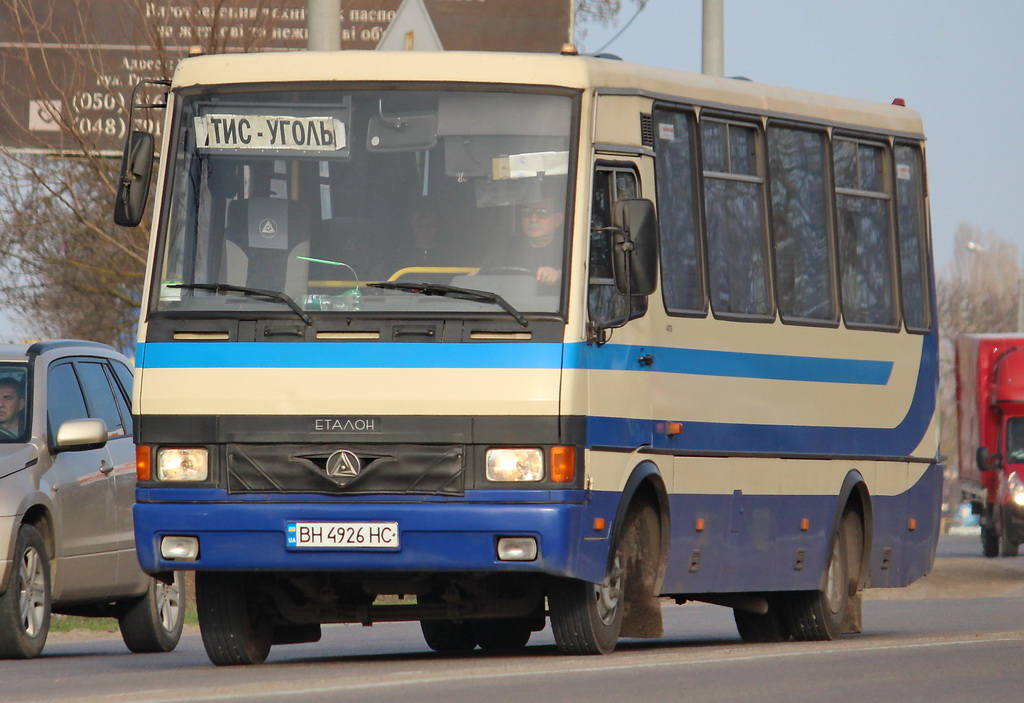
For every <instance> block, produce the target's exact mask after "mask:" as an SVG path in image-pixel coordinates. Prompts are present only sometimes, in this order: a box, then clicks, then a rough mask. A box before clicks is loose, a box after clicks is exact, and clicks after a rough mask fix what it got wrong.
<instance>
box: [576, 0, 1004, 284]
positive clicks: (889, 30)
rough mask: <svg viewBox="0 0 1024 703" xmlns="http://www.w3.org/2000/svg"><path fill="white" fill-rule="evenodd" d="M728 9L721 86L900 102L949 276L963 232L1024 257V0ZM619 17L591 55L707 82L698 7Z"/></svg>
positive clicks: (627, 11)
mask: <svg viewBox="0 0 1024 703" xmlns="http://www.w3.org/2000/svg"><path fill="white" fill-rule="evenodd" d="M723 2H724V7H725V38H724V44H725V75H727V76H744V77H746V78H750V79H751V80H754V81H757V82H761V83H768V84H774V85H780V86H786V87H790V88H800V89H802V90H811V91H815V92H820V93H829V94H832V95H842V96H845V97H850V98H859V99H863V100H871V101H874V102H882V103H891V102H892V100H893V99H894V98H903V99H905V100H906V103H907V106H908V107H911V108H913V109H915V110H917V111H918V112H919V113H920V114H921V117H922V119H923V121H924V128H925V134H926V135H927V138H928V141H927V147H926V148H927V159H928V178H929V188H930V190H929V192H930V195H931V216H932V237H933V248H934V253H935V262H936V266H937V269H938V271H939V272H941V271H942V269H943V268H945V267H946V266H947V265H949V264H950V263H951V261H952V260H953V258H954V256H956V255H957V254H958V252H954V251H953V237H954V234H955V233H956V230H957V228H958V227H959V226H960V224H961V223H967V224H969V225H971V226H973V227H975V228H976V229H978V230H980V231H982V232H984V233H986V234H989V233H991V234H994V235H996V236H999V237H1001V238H1003V239H1006V240H1009V241H1011V242H1014V243H1015V244H1016V245H1017V248H1018V251H1020V252H1022V253H1024V193H1022V192H1021V189H1022V188H1024V129H1022V126H1021V122H1022V120H1024V90H1022V88H1021V85H1020V81H1021V80H1022V79H1024V42H1022V39H1021V34H1022V32H1024V1H1022V0H786V1H785V2H766V1H765V0H723ZM622 6H623V7H622V11H621V13H620V17H619V21H618V24H617V25H616V26H615V27H607V28H605V27H600V26H597V25H592V24H591V25H586V26H585V27H586V29H587V36H586V37H585V39H584V43H583V47H582V51H587V52H596V51H598V50H602V48H603V51H605V52H608V53H613V54H616V55H618V56H620V57H621V58H623V59H625V60H627V61H633V62H637V63H644V64H649V65H653V66H661V67H666V68H676V69H680V70H684V71H692V72H695V73H700V71H701V61H702V45H701V41H702V18H703V2H702V0H649V1H648V3H647V5H646V7H645V8H644V9H643V10H641V11H640V12H639V14H636V4H635V3H634V1H633V0H622ZM634 15H635V19H633V18H634ZM631 19H632V23H631V24H629V26H628V27H625V29H624V31H622V33H621V34H620V35H619V36H618V38H614V39H613V37H614V35H615V34H616V33H618V32H619V31H620V30H622V29H623V27H624V26H625V25H626V24H627V22H629V21H630V20H631ZM609 40H611V43H608V42H609ZM963 253H964V252H959V254H960V255H962V254H963Z"/></svg>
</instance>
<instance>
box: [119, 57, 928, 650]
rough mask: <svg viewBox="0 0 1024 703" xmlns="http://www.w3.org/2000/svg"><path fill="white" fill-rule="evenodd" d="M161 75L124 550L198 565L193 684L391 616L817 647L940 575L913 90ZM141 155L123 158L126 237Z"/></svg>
mask: <svg viewBox="0 0 1024 703" xmlns="http://www.w3.org/2000/svg"><path fill="white" fill-rule="evenodd" d="M154 83H156V84H157V87H158V88H160V89H161V90H162V91H166V101H164V102H162V103H161V104H162V105H164V107H165V109H166V116H165V122H164V124H165V127H164V130H163V135H162V141H161V145H160V148H159V153H160V158H159V167H158V168H157V169H155V170H157V171H158V176H157V182H156V184H155V190H154V192H155V194H156V195H155V206H154V208H153V229H152V237H151V246H150V252H149V261H148V268H147V274H146V285H145V289H144V293H143V304H142V311H141V320H140V324H139V336H138V346H137V349H136V358H137V362H136V363H137V374H136V381H135V386H134V406H133V407H134V410H133V412H134V413H135V415H136V417H135V423H136V424H135V426H136V441H137V443H138V456H137V473H138V484H137V494H136V505H135V506H134V525H135V536H136V540H137V548H138V556H139V560H140V562H141V564H142V567H143V568H144V569H145V570H146V571H147V572H149V573H151V574H166V573H168V572H172V571H178V570H194V571H195V580H196V591H197V594H196V597H197V607H198V615H199V623H200V628H201V632H202V637H203V642H204V645H205V647H206V650H207V653H208V655H209V657H210V659H211V660H212V661H213V662H214V663H215V664H218V665H235V664H252V663H259V662H261V661H264V660H265V658H266V657H267V655H268V652H269V651H270V648H271V647H272V646H273V645H277V644H288V643H297V642H311V641H317V640H318V638H319V637H320V635H321V626H322V625H323V624H325V623H362V624H364V625H369V624H372V623H376V622H383V621H419V622H420V624H421V628H422V631H423V636H424V639H425V641H426V644H427V645H428V646H429V647H430V648H431V649H433V650H437V651H466V650H471V649H473V648H475V647H477V646H479V647H481V648H485V649H501V650H516V649H519V648H522V647H524V646H525V645H526V644H527V643H528V641H529V640H530V637H531V636H532V634H533V633H534V632H538V631H540V630H541V629H543V628H544V627H545V626H546V625H547V623H548V622H550V627H551V629H552V631H553V635H554V639H555V642H556V643H557V647H558V649H559V650H560V651H562V652H566V653H578V654H604V653H609V652H611V651H612V650H613V649H614V648H615V646H616V643H617V641H618V640H619V639H620V638H622V637H641V638H651V637H658V636H660V635H662V634H663V625H662V620H661V613H662V607H663V605H666V604H669V603H670V602H671V601H674V602H675V603H679V604H682V603H685V602H688V601H699V602H705V603H712V604H717V605H720V606H723V607H727V608H731V609H732V610H733V612H734V615H735V621H736V625H737V629H738V631H739V634H740V636H741V638H742V639H743V640H744V641H754V642H772V641H785V640H790V639H797V640H831V639H834V638H837V637H839V636H840V635H842V634H844V633H850V632H858V631H860V629H861V595H862V592H863V591H864V590H865V589H868V588H884V587H902V586H906V585H908V584H910V583H912V582H913V581H915V580H916V579H918V578H919V577H921V576H922V575H924V574H926V573H928V572H929V571H930V569H931V567H932V564H933V561H934V556H935V548H936V541H937V537H938V530H939V505H940V500H941V494H942V473H943V470H942V465H941V463H940V461H939V458H938V422H937V414H936V388H937V335H938V331H937V325H936V321H935V312H934V310H935V303H934V286H933V278H934V274H933V264H932V259H931V245H930V238H929V220H928V191H927V186H926V178H925V149H924V141H925V138H924V133H923V130H922V125H921V120H920V118H919V116H918V115H917V113H915V112H914V111H913V110H912V109H910V108H908V107H906V106H905V105H903V104H902V101H901V100H896V101H894V102H893V103H892V104H874V103H870V102H866V101H858V100H850V99H842V98H836V97H828V96H824V95H819V94H813V93H809V92H802V91H797V90H789V89H783V88H779V87H773V86H768V85H762V84H758V83H755V82H752V81H748V80H739V79H730V78H720V77H709V76H703V75H692V74H689V73H685V72H680V71H673V70H666V69H657V68H651V67H644V66H639V65H634V64H631V63H628V62H625V61H621V60H616V59H615V58H613V57H587V56H582V55H577V54H575V53H574V52H573V51H571V50H570V49H567V50H566V51H564V52H563V53H562V54H550V55H542V54H501V53H464V52H437V53H426V52H424V53H414V52H404V53H388V52H361V51H345V52H337V53H330V52H324V53H320V52H306V51H303V52H292V53H263V54H251V55H237V54H235V55H209V56H196V57H191V58H187V59H185V60H183V61H182V62H181V63H180V64H179V65H178V67H177V68H176V70H175V72H174V76H173V80H171V81H154ZM152 87H153V86H149V89H152ZM137 100H138V99H137ZM152 105H153V104H152V103H145V104H144V105H142V106H141V107H147V108H152ZM141 107H140V108H139V109H141ZM155 141H156V140H155V138H154V136H153V135H151V134H147V133H145V132H134V133H132V134H131V135H130V137H129V140H128V144H127V146H126V150H125V156H124V159H123V162H122V167H123V174H122V178H121V186H120V189H119V193H118V196H117V201H116V203H115V220H116V221H117V222H118V223H120V224H124V225H131V224H137V223H138V222H139V220H140V218H141V216H142V212H143V208H145V207H146V202H147V198H146V191H147V189H148V180H147V179H148V178H149V176H148V172H149V170H150V164H151V163H153V162H154V151H155V149H154V144H155Z"/></svg>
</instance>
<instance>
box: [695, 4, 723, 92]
mask: <svg viewBox="0 0 1024 703" xmlns="http://www.w3.org/2000/svg"><path fill="white" fill-rule="evenodd" d="M703 59H704V62H703V65H702V68H701V70H702V72H703V73H704V74H705V75H708V76H724V75H725V0H704V56H703Z"/></svg>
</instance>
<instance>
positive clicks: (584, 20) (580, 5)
mask: <svg viewBox="0 0 1024 703" xmlns="http://www.w3.org/2000/svg"><path fill="white" fill-rule="evenodd" d="M629 1H630V3H631V4H632V5H635V6H636V11H637V12H640V11H641V10H643V9H644V7H646V5H647V3H648V0H629ZM575 2H576V6H575V7H576V39H577V41H578V42H580V43H582V42H583V41H584V40H585V39H586V36H587V29H586V25H587V24H590V23H595V24H600V25H603V26H608V25H610V24H613V23H615V22H616V21H617V20H618V19H619V15H620V14H621V13H622V6H623V0H575Z"/></svg>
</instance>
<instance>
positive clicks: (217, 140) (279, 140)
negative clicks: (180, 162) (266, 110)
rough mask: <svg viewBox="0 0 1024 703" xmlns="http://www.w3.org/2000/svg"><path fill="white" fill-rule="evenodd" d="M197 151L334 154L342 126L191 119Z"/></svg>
mask: <svg viewBox="0 0 1024 703" xmlns="http://www.w3.org/2000/svg"><path fill="white" fill-rule="evenodd" d="M194 124H195V130H196V147H197V148H199V149H260V150H264V149H278V150H298V151H338V150H340V149H344V148H345V147H346V146H347V144H346V137H345V125H344V124H342V122H341V120H339V119H338V118H336V117H324V116H318V117H297V116H294V115H292V116H283V115H227V114H222V115H213V114H210V115H202V116H199V117H196V118H194Z"/></svg>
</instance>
